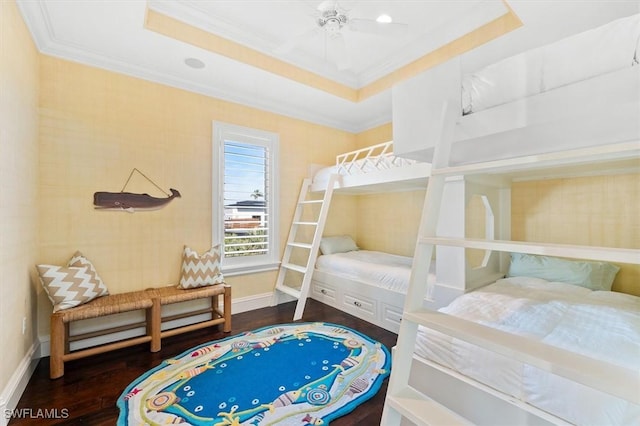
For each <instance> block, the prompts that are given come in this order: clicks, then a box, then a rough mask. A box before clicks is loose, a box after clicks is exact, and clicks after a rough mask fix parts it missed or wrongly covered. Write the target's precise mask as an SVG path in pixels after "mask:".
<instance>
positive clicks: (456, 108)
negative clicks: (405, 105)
mask: <svg viewBox="0 0 640 426" xmlns="http://www.w3.org/2000/svg"><path fill="white" fill-rule="evenodd" d="M622 27H625V28H627V30H630V33H629V31H627V32H626V34H627V35H626V36H625V37H626V39H625V40H627V43H625V45H626V46H628V45H633V48H632V53H631V55H628V56H627V57H628V66H626V67H624V68H619V69H606V70H600V71H602V72H600V71H598V72H594V73H591V74H590V75H587V76H585V77H584V78H585V79H581V80H580V79H579V81H575V82H569V81H566V82H564V83H563V84H564V85H560V86H558V87H555V88H553V89H550V90H548V91H545V92H542V93H525V95H526V97H524V98H519V97H516V98H513V99H507V100H504V102H505V103H500V104H499V105H490V106H488V107H487V109H484V110H481V111H477V112H472V113H470V114H468V115H464V116H462V115H461V114H462V112H461V108H460V103H459V101H460V98H459V97H458V96H455V95H453V94H448V95H445V96H442V99H440V106H439V108H438V111H442V114H438V116H437V117H436V121H439V123H438V125H437V126H435V128H437V129H438V132H432V133H430V134H428V135H427V136H428V137H427V139H426V140H427V142H426V143H423V146H422V148H421V151H420V152H419V153H416V155H414V157H416V158H423V159H431V160H433V168H432V176H431V178H430V181H429V188H428V190H427V197H426V199H425V212H424V213H423V215H424V216H423V221H422V226H421V230H420V233H419V236H418V242H417V245H416V253H415V256H414V259H416V260H415V261H414V266H413V271H412V279H411V283H410V287H409V290H408V296H407V298H406V303H405V309H404V311H403V316H402V318H403V321H402V323H401V327H400V332H399V338H398V344H397V347H396V349H395V355H394V365H393V368H392V375H391V379H390V383H389V388H388V393H387V400H386V403H385V410H384V414H383V419H382V424H385V426H387V425H397V424H401V422H402V424H405V423H404V422H406V420H407V419H408V420H410V421H411V422H412V423H413V424H418V425H427V424H429V425H434V424H470V423H472V424H486V425H534V424H535V425H538V424H593V425H602V424H607V425H612V424H619V425H626V424H639V423H640V370H639V369H638V359H640V343H639V342H640V313H639V312H640V298H638V297H635V296H631V295H623V294H615V293H612V292H610V291H607V289H604V290H596V291H592V290H591V289H584V288H582V287H578V286H576V285H575V284H566V283H562V282H554V281H550V282H548V281H546V280H542V279H539V278H537V277H535V276H534V277H528V278H526V277H525V278H523V277H518V278H516V279H513V278H508V279H506V280H502V281H498V282H497V283H496V284H492V285H490V286H487V287H485V288H482V289H479V290H475V291H471V292H468V293H466V294H465V295H463V296H461V297H459V298H458V299H456V300H455V301H454V302H453V303H452V304H451V305H449V307H447V308H444V309H442V310H441V311H430V310H425V309H423V307H422V306H421V305H422V304H421V303H420V302H419V301H420V299H421V296H422V295H424V294H425V293H428V291H427V285H426V283H425V281H426V280H425V279H424V276H425V274H426V273H427V271H426V269H428V266H429V264H430V259H431V253H432V250H433V249H434V248H435V247H436V246H447V247H452V248H461V249H464V248H474V249H484V250H493V253H492V255H491V256H492V257H493V256H497V255H499V253H504V252H509V253H528V254H531V255H544V256H557V257H562V258H570V259H581V260H584V259H586V260H588V261H600V262H615V263H622V264H635V265H637V264H640V250H637V249H621V248H606V247H587V246H576V245H561V244H542V243H528V242H516V241H507V240H492V239H490V238H487V239H469V238H457V237H459V236H457V237H450V236H443V235H442V234H440V233H439V232H437V224H438V220H439V216H440V220H441V219H442V216H446V213H445V214H443V213H442V212H440V209H439V205H440V203H441V201H442V192H443V188H444V187H446V181H445V178H446V177H447V176H457V175H463V176H482V177H487V178H489V177H490V178H491V179H492V180H494V181H495V180H498V181H502V182H503V184H504V185H506V186H508V185H509V183H510V182H511V181H513V180H514V179H523V178H527V179H539V178H545V177H550V176H570V175H583V174H596V173H599V172H602V173H616V172H620V171H623V172H629V171H634V172H637V171H638V170H640V66H638V58H640V48H639V47H638V43H639V39H638V38H639V37H640V15H635V16H632V17H629V18H625V19H623V20H619V21H614V22H613V23H612V24H610V25H608V26H604V27H602V28H599V29H596V30H592V31H591V32H588V33H585V34H586V35H580V36H575V37H572V38H571V39H572V40H569V39H567V40H565V41H563V42H561V43H559V44H558V45H554V46H549V47H545V48H544V50H542V51H541V52H542V53H544V55H542V56H545V57H546V58H550V57H552V56H553V57H556V58H560V59H563V58H562V54H560V53H558V54H555V55H552V54H551V53H553V52H567V49H569V50H571V49H575V48H576V45H580V44H582V45H583V46H587V49H593V50H594V51H595V54H601V53H602V52H600V53H598V50H597V49H595V48H594V46H597V45H599V42H598V43H595V40H598V38H600V39H601V40H607V39H608V36H606V34H607V31H610V30H612V29H614V30H615V29H616V28H617V29H620V28H622ZM613 32H614V33H615V31H613ZM594 37H595V38H594ZM618 40H619V39H618ZM629 40H631V41H629ZM585 41H591V42H592V43H595V45H594V44H590V43H586V42H585ZM610 48H611V47H610ZM555 49H558V50H555ZM576 53H577V54H578V56H579V55H580V54H582V55H587V54H588V53H590V52H589V50H587V51H576V52H572V56H570V57H569V59H568V60H569V61H571V58H576ZM627 54H628V53H627ZM533 55H534V56H535V55H540V52H535V53H534V54H533ZM522 58H530V56H529V57H528V56H523V57H521V60H522ZM529 61H530V59H526V60H525V61H524V62H525V63H527V64H530V63H531V62H529ZM560 62H562V61H560ZM556 65H557V64H556ZM578 65H579V64H578ZM546 66H548V67H552V66H554V64H553V63H551V62H549V63H548V64H547V65H546ZM558 66H559V65H558ZM544 67H545V64H544V63H543V65H542V69H543V74H544V69H545V68H544ZM573 73H575V70H574V71H570V74H573ZM434 75H435V74H434ZM547 75H548V74H547ZM441 76H442V74H441ZM432 84H434V85H441V84H442V83H441V82H433V83H432ZM429 102H432V103H433V104H434V105H435V104H436V103H437V102H436V101H434V100H433V99H431V100H430V101H429ZM394 126H395V122H394ZM424 141H425V139H423V142H424ZM429 146H431V147H429ZM425 147H426V148H425ZM433 148H435V151H434V149H433ZM445 218H446V217H445ZM462 237H464V236H462ZM502 256H503V257H504V255H502ZM420 259H422V260H420ZM438 278H439V279H440V274H439V276H438ZM545 296H546V297H547V298H550V299H551V301H548V300H542V299H544V297H545ZM470 301H471V302H470ZM509 303H515V304H516V305H519V308H518V309H515V308H513V305H509ZM522 307H525V310H524V311H522V309H521V308H522ZM535 312H537V313H542V314H543V316H542V317H538V316H536V315H534V314H533V313H535ZM545 313H546V316H545ZM621 317H622V318H624V320H625V321H626V322H624V323H623V322H622V321H621V320H620V318H621ZM516 323H518V325H519V326H523V327H524V328H523V329H519V330H518V329H517V327H515V324H516ZM536 325H540V326H541V327H539V328H536V327H535V326H536ZM612 328H613V329H615V331H613V332H610V333H609V331H611V329H612ZM585 331H586V333H585ZM585 334H586V335H585ZM572 339H575V340H576V341H577V342H578V343H577V345H572V344H570V341H571V340H572Z"/></svg>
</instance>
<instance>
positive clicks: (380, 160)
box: [336, 141, 416, 175]
mask: <svg viewBox="0 0 640 426" xmlns="http://www.w3.org/2000/svg"><path fill="white" fill-rule="evenodd" d="M414 163H416V161H415V160H409V159H406V158H400V157H396V156H395V155H394V154H393V141H388V142H384V143H380V144H377V145H372V146H369V147H366V148H362V149H357V150H355V151H350V152H345V153H344V154H339V155H337V156H336V167H337V173H338V174H341V175H354V174H362V173H367V172H368V171H371V170H382V169H388V168H393V167H402V166H406V165H408V164H414Z"/></svg>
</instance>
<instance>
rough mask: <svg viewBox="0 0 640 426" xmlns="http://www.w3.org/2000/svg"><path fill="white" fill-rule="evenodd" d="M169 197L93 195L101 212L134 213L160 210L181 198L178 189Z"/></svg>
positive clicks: (116, 194)
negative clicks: (175, 199) (120, 211)
mask: <svg viewBox="0 0 640 426" xmlns="http://www.w3.org/2000/svg"><path fill="white" fill-rule="evenodd" d="M170 191H171V195H169V196H168V197H152V196H151V195H149V194H135V193H133V192H104V191H101V192H96V193H94V194H93V204H94V206H95V208H96V209H99V210H123V211H127V212H130V213H133V212H134V211H144V210H158V209H160V208H162V207H164V206H165V205H167V204H168V203H169V202H170V201H171V200H173V199H174V198H180V197H181V195H180V192H179V191H178V190H177V189H173V188H171V189H170Z"/></svg>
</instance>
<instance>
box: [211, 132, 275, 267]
mask: <svg viewBox="0 0 640 426" xmlns="http://www.w3.org/2000/svg"><path fill="white" fill-rule="evenodd" d="M225 140H233V141H235V142H243V143H248V144H253V145H261V146H264V147H266V148H267V149H268V150H269V164H268V166H267V167H268V169H269V170H268V175H269V181H270V182H269V190H268V191H266V192H267V199H266V204H267V208H268V210H269V215H268V223H269V251H268V253H267V254H264V255H255V256H240V257H231V258H226V257H225V256H224V250H222V256H221V261H220V265H221V268H222V271H223V273H224V274H225V275H227V276H232V275H240V274H247V273H254V272H263V271H271V270H274V269H277V268H278V267H279V265H280V230H279V221H280V220H279V217H280V215H279V208H278V205H279V203H278V193H279V190H280V186H279V182H280V179H279V173H278V170H279V168H278V159H279V158H280V156H279V144H280V137H279V135H278V134H277V133H273V132H267V131H264V130H259V129H253V128H249V127H244V126H238V125H234V124H229V123H223V122H219V121H214V122H213V141H212V147H213V149H212V156H213V158H212V166H213V167H212V173H211V177H212V185H211V189H212V197H211V202H212V204H211V213H212V214H211V225H212V226H211V229H212V235H211V241H213V244H223V243H224V171H225V168H224V141H225Z"/></svg>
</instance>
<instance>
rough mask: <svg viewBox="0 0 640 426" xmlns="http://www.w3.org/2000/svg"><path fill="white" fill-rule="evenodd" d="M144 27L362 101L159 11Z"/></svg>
mask: <svg viewBox="0 0 640 426" xmlns="http://www.w3.org/2000/svg"><path fill="white" fill-rule="evenodd" d="M144 26H145V28H146V29H148V30H149V31H154V32H156V33H158V34H162V35H164V36H167V37H171V38H173V39H175V40H180V41H182V42H184V43H188V44H191V45H192V46H196V47H199V48H201V49H205V50H208V51H210V52H212V53H216V54H219V55H222V56H225V57H227V58H230V59H233V60H236V61H239V62H243V63H245V64H247V65H249V66H253V67H256V68H259V69H262V70H264V71H267V72H270V73H274V74H278V75H281V76H282V77H285V78H288V79H290V80H292V81H296V82H298V83H302V84H305V85H307V86H310V87H313V88H316V89H320V90H323V91H325V92H327V93H329V94H332V95H334V96H338V97H341V98H343V99H346V100H348V101H351V102H356V101H357V100H358V91H357V90H355V89H353V88H351V87H348V86H345V85H344V84H340V83H337V82H335V81H333V80H330V79H328V78H324V77H322V76H321V75H319V74H317V73H314V72H311V71H307V70H303V69H301V68H299V67H297V66H295V65H292V64H290V63H288V62H285V61H282V60H280V59H277V58H275V57H273V56H270V55H267V54H265V53H262V52H260V51H258V50H256V49H252V48H249V47H246V46H244V45H242V44H239V43H236V42H235V41H232V40H229V39H226V38H224V37H221V36H219V35H216V34H214V33H211V32H208V31H206V30H203V29H200V28H197V27H195V26H193V25H191V24H188V23H186V22H182V21H179V20H177V19H174V18H172V17H170V16H168V15H164V14H162V13H160V12H157V11H155V10H152V9H149V8H147V13H146V16H145V22H144Z"/></svg>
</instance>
